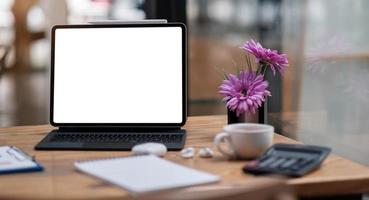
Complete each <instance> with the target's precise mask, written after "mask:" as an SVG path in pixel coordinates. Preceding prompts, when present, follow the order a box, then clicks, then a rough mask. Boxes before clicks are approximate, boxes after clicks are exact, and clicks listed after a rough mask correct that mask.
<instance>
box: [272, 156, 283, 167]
mask: <svg viewBox="0 0 369 200" xmlns="http://www.w3.org/2000/svg"><path fill="white" fill-rule="evenodd" d="M285 161H286V158H279V159H277V160H276V161H274V162H273V163H271V164H270V165H269V167H270V168H277V167H279V166H280V165H281V164H282V163H283V162H285Z"/></svg>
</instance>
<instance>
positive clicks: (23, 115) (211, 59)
mask: <svg viewBox="0 0 369 200" xmlns="http://www.w3.org/2000/svg"><path fill="white" fill-rule="evenodd" d="M368 8H369V1H367V0H356V1H352V0H233V1H229V0H176V1H166V0H58V1H53V0H1V1H0V127H8V126H15V125H32V124H46V123H48V109H49V62H50V56H49V51H50V47H49V46H50V27H51V26H52V25H53V24H76V23H86V22H88V21H90V20H106V19H119V20H140V19H153V18H165V19H168V21H179V22H183V23H185V24H186V25H187V26H188V29H189V114H190V115H192V116H193V115H213V114H225V113H226V109H225V106H224V103H222V102H221V96H220V95H218V93H217V90H218V86H219V85H220V83H221V81H222V79H221V76H220V75H219V73H218V71H217V69H224V70H225V71H227V72H235V68H234V66H235V65H238V66H242V65H243V63H244V57H243V54H242V52H241V51H240V49H239V46H241V45H242V44H243V43H244V42H245V41H246V40H249V39H252V38H253V39H255V40H257V41H259V42H261V43H262V44H263V46H265V47H267V48H271V49H276V50H278V51H279V52H284V53H287V54H288V57H289V61H290V67H289V68H288V69H287V73H286V74H285V76H284V77H283V78H280V77H277V78H273V79H270V80H269V81H270V82H271V86H270V87H271V90H272V94H273V97H272V98H270V100H269V102H268V123H270V124H272V125H274V126H275V127H276V131H277V132H278V133H281V134H283V135H286V136H288V137H291V138H294V139H298V140H301V141H303V142H305V143H308V144H316V145H325V146H329V147H331V148H333V150H334V152H335V153H337V154H339V155H342V156H346V157H348V158H351V159H353V160H356V161H358V162H361V163H363V164H366V165H369V157H368V156H367V154H368V153H369V145H368V141H369V123H367V121H368V120H369V106H368V105H369V104H368V103H369V89H368V85H369V39H368V35H369V26H367V25H366V24H367V21H368V19H369V12H367V10H368Z"/></svg>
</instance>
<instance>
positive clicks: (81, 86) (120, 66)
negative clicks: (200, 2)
mask: <svg viewBox="0 0 369 200" xmlns="http://www.w3.org/2000/svg"><path fill="white" fill-rule="evenodd" d="M51 43H52V44H51V85H50V86H51V87H50V88H51V91H50V123H51V124H52V125H53V126H56V127H57V128H58V129H55V130H53V131H51V132H50V133H49V134H48V135H47V136H46V137H45V138H44V139H43V140H42V141H41V142H40V143H39V144H37V145H36V147H35V149H36V150H130V149H131V148H132V147H133V146H134V145H136V144H140V143H145V142H160V143H163V144H164V145H166V147H167V149H169V150H180V149H182V148H183V146H184V144H185V138H186V131H185V130H184V129H181V126H183V125H184V124H185V121H186V117H187V113H186V110H187V105H186V104H187V101H186V99H187V89H186V77H187V76H186V71H187V70H186V64H187V61H186V52H187V50H186V49H187V48H186V46H187V41H186V28H185V25H183V24H181V23H168V24H110V25H108V24H94V25H91V24H89V25H88V24H86V25H57V26H54V27H53V29H52V42H51Z"/></svg>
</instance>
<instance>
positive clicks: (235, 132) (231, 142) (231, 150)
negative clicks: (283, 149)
mask: <svg viewBox="0 0 369 200" xmlns="http://www.w3.org/2000/svg"><path fill="white" fill-rule="evenodd" d="M273 135H274V127H273V126H270V125H266V124H254V123H237V124H230V125H227V126H225V127H224V128H223V132H222V133H219V134H218V135H216V136H215V139H214V144H215V146H216V147H217V149H218V151H219V152H220V153H222V154H223V155H224V156H226V157H227V158H236V159H252V158H256V157H258V156H260V155H262V154H263V153H264V152H265V150H266V149H268V148H269V147H270V146H271V145H272V142H273ZM222 143H225V144H226V145H227V146H228V148H227V150H226V149H224V148H223V147H224V145H222Z"/></svg>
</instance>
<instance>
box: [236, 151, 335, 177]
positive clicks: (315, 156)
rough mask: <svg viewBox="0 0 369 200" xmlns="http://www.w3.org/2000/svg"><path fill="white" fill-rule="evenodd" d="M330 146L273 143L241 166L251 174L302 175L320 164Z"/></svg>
mask: <svg viewBox="0 0 369 200" xmlns="http://www.w3.org/2000/svg"><path fill="white" fill-rule="evenodd" d="M330 152H331V149H330V148H327V147H321V146H313V145H303V144H274V145H273V146H272V147H270V148H269V149H268V150H267V151H266V152H265V153H264V154H263V155H262V156H261V157H260V158H258V159H256V160H253V161H251V162H249V163H247V164H246V166H244V167H243V171H244V172H248V173H252V174H256V175H258V174H268V173H277V174H283V175H288V176H293V177H299V176H303V175H305V174H307V173H309V172H311V171H312V170H314V169H316V168H317V167H319V166H320V164H321V163H322V162H323V161H324V159H325V158H326V157H327V156H328V154H329V153H330Z"/></svg>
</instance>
